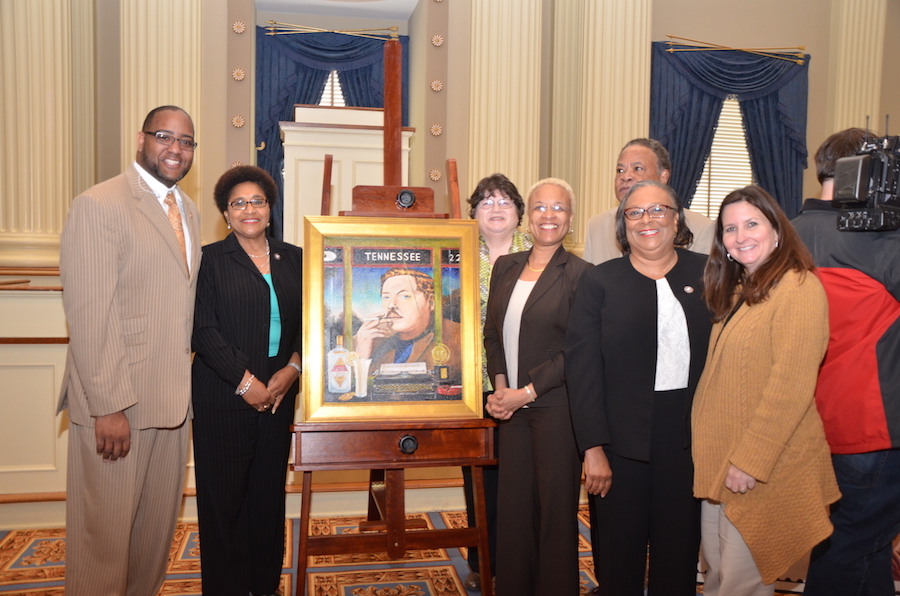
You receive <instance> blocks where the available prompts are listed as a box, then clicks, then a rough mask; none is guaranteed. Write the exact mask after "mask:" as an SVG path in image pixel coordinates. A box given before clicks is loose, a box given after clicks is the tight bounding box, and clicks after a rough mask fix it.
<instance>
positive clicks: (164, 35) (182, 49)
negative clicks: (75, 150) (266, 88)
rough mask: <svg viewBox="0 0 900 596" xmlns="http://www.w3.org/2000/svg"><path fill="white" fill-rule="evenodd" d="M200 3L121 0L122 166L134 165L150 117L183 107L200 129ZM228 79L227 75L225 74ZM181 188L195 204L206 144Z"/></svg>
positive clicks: (200, 148)
mask: <svg viewBox="0 0 900 596" xmlns="http://www.w3.org/2000/svg"><path fill="white" fill-rule="evenodd" d="M200 4H201V2H200V0H122V20H121V36H122V46H121V52H122V55H121V80H122V112H121V114H122V115H121V118H122V121H121V122H122V136H123V139H124V141H123V143H122V154H123V155H122V166H123V169H124V167H126V166H127V165H128V164H130V163H131V162H132V160H134V154H135V140H134V139H135V138H136V136H137V133H138V131H140V127H141V124H142V123H143V121H144V118H145V117H146V116H147V113H148V112H149V111H150V110H152V109H153V108H155V107H158V106H161V105H176V106H178V107H180V108H183V109H184V110H185V111H186V112H187V113H188V114H190V116H191V118H192V119H193V121H194V130H195V131H197V130H198V129H199V128H200V120H201V114H200V106H201V102H200V64H201V56H200V45H201V40H202V38H201V31H200ZM223 76H224V75H223ZM197 141H198V142H199V143H200V146H199V147H198V149H197V155H196V156H195V158H194V164H193V167H192V168H191V172H190V173H189V174H188V176H187V177H186V178H185V179H184V180H183V181H182V182H181V186H182V187H183V188H184V189H185V191H186V192H187V193H188V194H189V195H191V196H192V197H193V198H194V199H195V200H197V202H199V200H200V197H199V196H198V195H199V190H198V186H199V184H198V182H197V181H198V180H200V169H201V166H202V160H201V159H199V158H200V156H202V151H203V139H202V138H200V137H199V136H198V138H197Z"/></svg>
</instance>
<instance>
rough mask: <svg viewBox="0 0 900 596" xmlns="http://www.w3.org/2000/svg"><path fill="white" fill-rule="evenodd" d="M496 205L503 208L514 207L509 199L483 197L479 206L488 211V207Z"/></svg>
mask: <svg viewBox="0 0 900 596" xmlns="http://www.w3.org/2000/svg"><path fill="white" fill-rule="evenodd" d="M494 205H496V206H498V207H500V208H501V209H512V208H513V205H515V203H513V202H512V201H510V200H509V199H482V201H481V202H480V203H478V207H479V208H481V209H484V210H485V211H487V210H488V209H492V208H493V207H494Z"/></svg>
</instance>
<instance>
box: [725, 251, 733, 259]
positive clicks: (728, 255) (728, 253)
mask: <svg viewBox="0 0 900 596" xmlns="http://www.w3.org/2000/svg"><path fill="white" fill-rule="evenodd" d="M725 256H726V257H727V258H728V260H729V261H733V260H734V259H732V258H731V253H730V252H726V253H725Z"/></svg>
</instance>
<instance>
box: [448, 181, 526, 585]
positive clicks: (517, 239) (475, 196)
mask: <svg viewBox="0 0 900 596" xmlns="http://www.w3.org/2000/svg"><path fill="white" fill-rule="evenodd" d="M524 213H525V201H523V200H522V195H520V194H519V189H517V188H516V185H515V184H513V183H512V182H511V181H510V180H509V178H507V177H506V176H504V175H503V174H492V175H490V176H487V177H485V178H482V179H481V181H480V182H479V183H478V186H476V187H475V190H474V191H473V192H472V196H471V197H469V217H471V218H472V219H474V220H477V221H478V232H479V235H480V238H479V243H478V288H479V290H480V305H481V328H482V330H483V329H484V320H485V316H486V314H487V301H488V291H489V289H490V283H491V271H492V270H493V268H494V263H495V262H496V261H497V258H499V257H500V256H502V255H507V254H510V253H516V252H522V251H525V250H528V249H529V248H531V237H529V236H528V234H525V233H524V232H521V231H519V226H520V225H521V224H522V215H524ZM481 356H482V358H481V377H482V378H481V389H482V391H483V392H484V395H483V397H484V400H485V403H487V396H488V395H489V394H490V392H491V389H492V387H493V386H492V385H491V380H490V377H489V376H488V373H487V356H486V355H485V353H484V346H483V345H482V352H481ZM499 447H500V441H499V433H497V432H495V433H494V455H497V453H499ZM498 478H499V476H498V467H497V466H486V467H485V468H484V499H485V509H486V510H487V526H488V543H489V544H490V552H491V576H493V575H495V574H496V571H497V482H498ZM463 486H464V489H465V494H466V514H467V515H468V516H469V519H470V520H474V519H475V508H474V504H473V490H474V487H473V485H472V469H471V468H469V467H464V468H463ZM469 567H470V568H471V570H472V572H471V573H470V574H469V575H468V577H466V580H465V582H464V584H465V587H466V589H468V590H473V591H474V590H480V589H481V575H480V571H481V569H480V567H479V561H478V549H477V548H470V549H469ZM489 580H490V576H488V581H489Z"/></svg>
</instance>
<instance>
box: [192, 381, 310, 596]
mask: <svg viewBox="0 0 900 596" xmlns="http://www.w3.org/2000/svg"><path fill="white" fill-rule="evenodd" d="M295 400H296V393H293V392H292V393H289V394H288V396H285V399H284V401H282V403H281V406H279V408H278V411H277V412H276V413H275V414H274V415H273V414H272V413H271V412H270V411H269V410H266V411H265V412H257V411H256V410H254V409H253V408H249V407H248V408H245V409H240V410H217V409H213V408H208V407H204V406H202V405H201V406H199V407H198V406H197V405H195V406H194V421H193V429H194V462H195V475H196V478H197V513H198V518H199V522H200V564H201V568H202V583H203V594H205V595H206V596H232V595H233V596H247V593H248V592H250V591H252V592H254V593H256V594H273V593H275V590H276V589H277V588H278V583H279V581H280V579H281V569H282V559H283V558H284V548H285V545H284V523H285V522H284V519H285V502H284V500H285V493H284V483H285V477H286V474H287V462H288V455H289V449H290V440H291V436H290V424H291V422H292V421H293V417H294V402H295Z"/></svg>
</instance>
